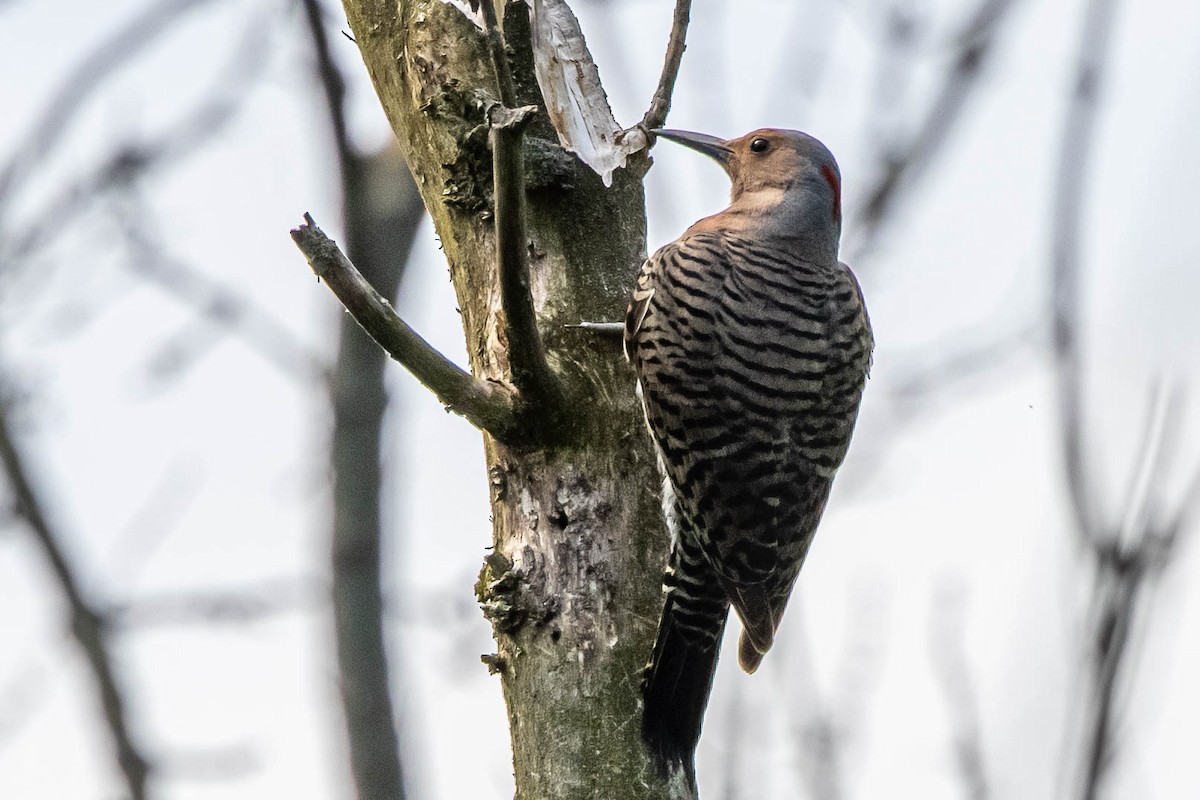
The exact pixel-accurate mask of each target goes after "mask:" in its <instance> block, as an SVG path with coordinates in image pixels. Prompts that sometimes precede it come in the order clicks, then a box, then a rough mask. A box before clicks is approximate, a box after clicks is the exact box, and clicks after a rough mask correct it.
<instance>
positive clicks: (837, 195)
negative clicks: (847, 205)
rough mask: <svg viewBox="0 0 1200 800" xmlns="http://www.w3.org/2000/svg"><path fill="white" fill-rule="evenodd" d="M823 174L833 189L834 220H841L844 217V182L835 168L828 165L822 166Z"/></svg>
mask: <svg viewBox="0 0 1200 800" xmlns="http://www.w3.org/2000/svg"><path fill="white" fill-rule="evenodd" d="M821 174H822V175H823V176H824V177H825V180H826V181H828V182H829V188H830V189H833V218H834V219H840V218H841V216H842V181H841V179H839V178H838V174H837V172H835V171H834V169H833V167H831V166H829V165H828V164H822V165H821Z"/></svg>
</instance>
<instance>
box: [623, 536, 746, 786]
mask: <svg viewBox="0 0 1200 800" xmlns="http://www.w3.org/2000/svg"><path fill="white" fill-rule="evenodd" d="M689 550H691V548H689V547H687V546H686V545H682V544H681V540H680V541H677V542H676V545H675V547H674V549H673V550H672V552H671V565H670V567H668V569H667V571H666V575H665V576H664V578H663V585H664V587H665V588H666V602H665V604H664V606H663V614H662V620H661V621H660V622H659V625H658V640H657V642H656V643H655V645H654V654H653V656H651V659H650V663H649V664H648V665H647V666H646V672H645V677H644V679H643V681H642V696H643V698H644V700H645V709H644V711H643V712H642V737H643V738H644V739H645V740H646V745H647V746H648V747H649V749H650V752H651V753H652V754H653V755H654V757H655V760H656V761H657V763H658V766H659V768H660V769H661V770H662V771H663V774H664V775H669V773H670V771H671V770H672V769H673V768H674V769H682V770H683V772H684V774H685V776H686V777H687V780H688V782H689V783H690V784H691V785H693V786H694V785H695V781H696V775H695V753H696V744H697V742H699V740H700V726H701V724H702V723H703V721H704V709H705V707H706V706H707V705H708V695H709V693H710V692H711V691H712V682H713V675H714V674H715V673H716V670H717V656H718V655H720V652H721V634H722V633H723V632H724V630H725V620H726V619H727V618H728V616H729V600H728V598H727V597H726V595H725V592H724V590H723V589H722V588H721V586H720V583H719V582H718V580H717V576H716V574H715V573H713V571H712V568H711V567H710V566H709V565H708V562H707V561H706V560H705V559H704V556H703V555H702V554H701V553H700V552H699V549H698V548H696V549H695V552H694V553H692V552H688V551H689ZM692 556H694V558H693V557H692Z"/></svg>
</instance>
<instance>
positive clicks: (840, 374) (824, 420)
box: [625, 129, 872, 780]
mask: <svg viewBox="0 0 1200 800" xmlns="http://www.w3.org/2000/svg"><path fill="white" fill-rule="evenodd" d="M659 135H661V136H664V137H666V138H670V139H674V140H676V141H679V142H681V143H683V144H686V145H688V146H690V147H693V148H694V149H697V150H700V151H701V152H705V153H706V154H708V155H711V156H713V157H714V158H716V159H717V160H718V161H720V162H721V163H722V164H723V165H724V166H725V168H726V170H727V171H728V172H729V174H730V177H731V179H732V181H733V193H732V201H731V204H730V207H729V208H728V209H726V210H725V211H723V212H721V213H720V214H717V215H715V216H712V217H708V218H706V219H703V220H701V221H700V222H698V223H696V224H695V225H693V226H692V227H691V228H690V229H689V230H688V231H687V232H686V233H684V235H683V236H682V237H680V238H679V239H678V240H676V241H675V242H672V243H671V244H668V245H666V246H665V247H663V248H662V249H660V250H659V251H658V252H657V253H655V254H654V255H653V256H652V257H651V258H650V259H648V260H647V262H646V264H645V266H644V267H643V269H642V273H641V275H640V277H639V280H638V283H637V288H636V289H635V292H634V297H633V302H632V303H631V305H630V309H629V313H628V315H627V319H626V332H625V337H626V338H625V346H626V354H627V356H628V358H629V360H630V362H631V363H632V364H633V366H634V368H635V370H636V372H637V376H638V386H639V389H640V392H641V396H642V402H643V405H644V407H645V411H646V420H647V423H648V425H649V428H650V431H651V434H652V436H653V439H654V442H655V444H656V446H657V449H658V454H659V462H660V467H661V469H662V473H663V477H664V486H663V506H664V511H665V512H666V516H667V519H668V524H669V527H670V528H671V533H672V537H673V544H672V552H671V557H670V563H669V565H668V568H667V573H666V578H665V579H664V588H665V590H666V600H665V604H664V611H663V617H662V620H661V622H660V626H659V633H658V641H657V643H656V645H655V649H654V653H653V655H652V657H651V660H650V664H649V665H648V666H647V669H646V676H645V682H644V687H643V689H644V699H645V711H644V718H643V733H644V737H645V739H646V741H647V743H648V744H649V746H650V747H651V749H652V751H653V752H654V753H655V755H656V756H657V757H658V758H659V760H660V762H661V763H662V764H663V765H664V766H666V765H670V764H678V765H680V766H681V767H682V768H683V769H684V770H685V771H686V773H687V775H688V777H689V779H692V780H694V774H693V771H692V769H693V768H692V759H693V754H694V751H695V746H696V743H697V741H698V739H699V735H700V725H701V722H702V720H703V714H704V708H705V706H706V705H707V702H708V695H709V691H710V689H711V685H712V679H713V674H714V672H715V669H716V663H717V656H718V653H719V647H720V641H721V634H722V632H723V630H724V626H725V621H726V618H727V616H728V610H729V608H730V606H732V607H733V608H734V610H735V611H736V612H737V615H738V617H739V618H740V619H741V621H742V625H743V633H742V637H741V641H740V645H739V661H740V663H741V665H742V667H743V669H745V670H746V671H747V672H753V671H754V670H755V669H756V668H757V667H758V665H759V663H760V661H761V660H762V657H763V655H764V654H765V653H766V652H767V650H768V649H770V647H771V644H772V642H773V640H774V637H775V631H776V628H777V627H778V625H779V621H780V619H781V617H782V615H783V611H784V607H785V606H786V604H787V600H788V596H789V595H790V594H791V591H792V587H793V585H794V583H795V581H796V577H797V575H798V574H799V572H800V567H801V566H802V565H803V563H804V558H805V555H806V554H807V552H808V547H809V544H810V542H811V541H812V537H813V533H814V531H815V530H816V527H817V523H818V522H819V521H820V518H821V514H822V512H823V511H824V508H825V501H826V499H827V498H828V496H829V489H830V486H831V482H832V480H833V476H834V473H835V472H836V471H837V468H838V467H839V466H840V465H841V463H842V460H843V459H844V458H845V455H846V450H847V448H848V446H849V443H850V436H851V433H852V431H853V429H854V423H855V419H856V418H857V415H858V406H859V400H860V398H861V395H862V390H863V385H864V382H865V380H866V377H867V371H868V368H869V366H870V357H871V348H872V336H871V328H870V324H869V322H868V319H867V314H866V309H865V307H864V305H863V300H862V294H861V291H860V290H859V287H858V283H857V281H856V280H855V278H854V276H853V274H852V273H851V272H850V270H849V268H847V267H846V266H845V265H844V264H841V263H839V262H838V260H837V244H838V237H839V234H840V228H841V209H840V173H838V171H837V165H836V162H834V160H833V156H832V155H830V154H829V151H828V150H826V149H825V147H824V146H823V145H821V144H820V142H818V141H817V140H815V139H813V138H811V137H809V136H807V135H805V134H802V133H798V132H796V131H779V130H770V129H767V130H760V131H755V132H753V133H751V134H747V135H746V136H744V137H742V138H740V139H735V140H732V141H723V140H719V139H715V138H713V137H708V136H703V135H701V134H692V133H684V132H677V131H663V132H660V134H659Z"/></svg>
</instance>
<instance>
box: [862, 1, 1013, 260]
mask: <svg viewBox="0 0 1200 800" xmlns="http://www.w3.org/2000/svg"><path fill="white" fill-rule="evenodd" d="M1015 4H1016V3H1015V0H982V3H981V4H980V6H979V9H978V10H977V11H976V12H975V14H973V15H972V16H971V19H970V21H969V22H968V23H967V25H966V26H965V27H964V33H963V34H962V35H961V36H960V37H959V40H958V41H959V46H958V50H957V52H956V54H955V56H954V63H953V66H952V67H951V69H950V70H949V72H948V73H947V75H946V78H945V80H944V81H943V82H942V85H941V88H940V89H939V90H938V93H937V96H936V97H935V99H934V101H933V103H932V104H931V105H930V106H929V110H928V111H927V112H926V114H925V118H924V120H923V121H922V122H921V124H920V125H919V126H918V129H917V132H916V134H914V135H913V136H912V138H911V139H910V140H909V141H908V143H907V144H905V145H904V146H903V147H900V148H899V149H898V150H897V151H895V152H894V153H893V154H892V155H891V157H890V158H889V159H888V160H887V162H886V163H885V164H884V167H883V170H882V172H881V173H880V174H879V176H878V177H877V178H876V179H875V181H874V184H873V185H872V186H871V187H870V188H869V189H868V190H867V191H866V192H865V193H864V195H863V196H864V197H865V199H864V200H863V201H862V203H860V204H859V206H858V208H857V209H856V210H855V213H854V214H853V216H854V217H856V219H857V225H856V228H855V239H854V241H853V242H852V243H851V245H850V246H849V247H848V248H847V250H848V251H849V254H850V261H851V262H852V263H853V262H856V261H859V260H861V258H862V256H863V255H864V254H865V253H867V252H869V251H870V250H871V249H872V247H873V246H874V243H875V240H876V238H878V236H879V233H880V231H881V230H882V229H883V227H884V225H885V224H886V223H887V221H888V219H889V218H890V216H891V212H892V210H893V209H894V208H895V206H896V202H897V200H898V198H899V197H900V195H901V193H902V192H903V191H906V190H908V189H910V188H911V187H912V186H913V185H914V184H915V182H916V180H917V178H918V177H920V175H921V174H922V173H923V172H924V171H925V170H926V169H927V168H928V167H929V165H930V164H931V163H932V162H933V160H934V158H935V156H937V155H938V154H939V153H940V152H941V151H942V150H943V149H944V148H943V145H944V144H945V142H946V139H947V136H948V135H949V133H950V131H951V130H953V129H954V127H955V125H956V124H957V123H958V120H959V118H960V117H961V115H962V111H963V109H964V108H965V107H966V103H967V100H969V99H970V97H971V96H972V94H973V93H974V91H975V90H976V88H977V87H978V86H979V83H980V78H981V77H982V75H983V65H984V63H985V62H986V61H987V58H988V56H990V55H991V52H992V50H993V48H994V46H995V42H996V34H997V32H998V30H999V28H1000V24H1001V23H1002V22H1003V20H1004V18H1005V16H1006V15H1007V13H1008V12H1009V11H1010V10H1011V9H1012V8H1013V7H1014V6H1015Z"/></svg>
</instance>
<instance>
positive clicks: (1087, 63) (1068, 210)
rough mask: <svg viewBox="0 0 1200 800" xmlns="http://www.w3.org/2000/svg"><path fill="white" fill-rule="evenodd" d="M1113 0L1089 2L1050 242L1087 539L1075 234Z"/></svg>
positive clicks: (1069, 457) (1080, 526) (1058, 344)
mask: <svg viewBox="0 0 1200 800" xmlns="http://www.w3.org/2000/svg"><path fill="white" fill-rule="evenodd" d="M1115 7H1116V3H1115V2H1114V0H1091V2H1090V3H1089V4H1088V6H1087V10H1086V12H1085V13H1086V16H1085V18H1084V27H1083V36H1082V40H1081V44H1080V49H1079V55H1078V59H1077V62H1076V67H1075V87H1074V90H1073V93H1072V96H1071V102H1070V105H1069V107H1068V110H1067V118H1066V121H1065V124H1064V126H1063V132H1062V140H1061V143H1060V146H1059V160H1058V163H1059V169H1058V179H1057V182H1056V185H1055V190H1054V239H1053V243H1052V263H1053V269H1054V272H1053V275H1054V278H1053V284H1052V287H1051V302H1052V304H1053V309H1052V314H1053V326H1054V327H1053V337H1054V354H1055V357H1056V359H1057V361H1058V395H1059V419H1060V424H1061V426H1062V447H1063V458H1064V462H1065V463H1064V466H1065V468H1066V473H1067V483H1068V485H1069V488H1070V496H1071V508H1072V512H1073V513H1074V515H1075V524H1076V529H1077V531H1078V532H1079V534H1080V535H1081V536H1083V537H1084V538H1085V540H1086V539H1089V538H1094V537H1096V536H1097V535H1099V522H1098V520H1097V519H1096V517H1095V505H1094V498H1093V497H1092V496H1091V491H1090V487H1089V485H1088V477H1087V475H1086V472H1085V467H1084V460H1085V452H1084V449H1085V445H1084V433H1083V425H1084V409H1083V386H1082V382H1083V364H1082V358H1081V355H1080V349H1079V321H1080V320H1079V296H1080V292H1079V271H1080V268H1079V261H1080V256H1079V252H1080V244H1079V241H1080V229H1081V227H1082V223H1083V203H1084V197H1085V192H1084V190H1085V170H1086V167H1087V163H1088V160H1089V158H1090V157H1091V152H1092V143H1093V140H1094V132H1095V123H1096V110H1097V103H1096V101H1097V97H1098V93H1099V88H1100V84H1101V81H1102V78H1103V71H1104V67H1105V62H1106V59H1107V54H1108V47H1107V45H1108V35H1109V28H1110V26H1111V22H1112V16H1113V11H1114V10H1115Z"/></svg>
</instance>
